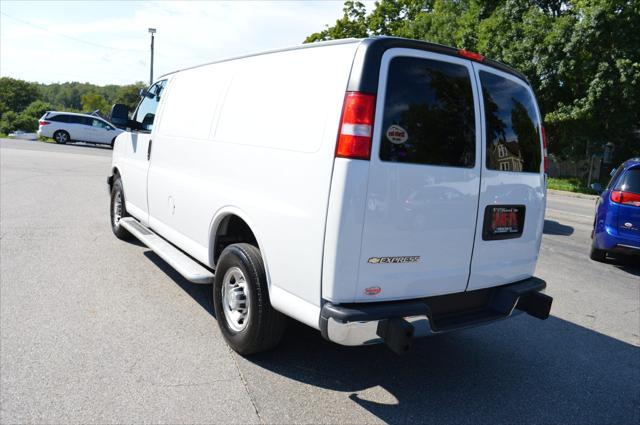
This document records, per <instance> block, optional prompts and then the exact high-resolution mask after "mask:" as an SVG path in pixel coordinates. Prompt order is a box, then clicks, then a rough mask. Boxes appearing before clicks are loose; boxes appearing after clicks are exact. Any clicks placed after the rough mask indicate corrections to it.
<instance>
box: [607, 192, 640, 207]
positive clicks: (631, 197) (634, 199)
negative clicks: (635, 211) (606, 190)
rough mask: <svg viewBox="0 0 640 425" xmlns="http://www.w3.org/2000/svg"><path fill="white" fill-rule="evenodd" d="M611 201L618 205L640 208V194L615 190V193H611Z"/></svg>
mask: <svg viewBox="0 0 640 425" xmlns="http://www.w3.org/2000/svg"><path fill="white" fill-rule="evenodd" d="M611 200H612V201H613V202H615V203H617V204H623V205H633V206H636V207H640V194H638V193H631V192H623V191H621V190H614V191H613V192H611Z"/></svg>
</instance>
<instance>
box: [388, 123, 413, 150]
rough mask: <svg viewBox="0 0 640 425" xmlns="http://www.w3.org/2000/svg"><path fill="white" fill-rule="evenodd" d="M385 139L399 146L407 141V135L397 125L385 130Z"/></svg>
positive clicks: (405, 131)
mask: <svg viewBox="0 0 640 425" xmlns="http://www.w3.org/2000/svg"><path fill="white" fill-rule="evenodd" d="M386 134H387V139H389V141H390V142H391V143H393V144H394V145H401V144H403V143H404V142H406V141H407V140H409V134H408V133H407V130H405V129H404V128H402V127H400V126H399V125H396V124H393V125H391V126H390V127H389V128H388V129H387V133H386Z"/></svg>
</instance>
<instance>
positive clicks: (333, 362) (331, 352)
mask: <svg viewBox="0 0 640 425" xmlns="http://www.w3.org/2000/svg"><path fill="white" fill-rule="evenodd" d="M145 255H146V256H147V258H148V259H149V260H151V261H152V262H153V263H154V264H156V265H157V266H158V267H160V268H161V269H162V270H163V271H164V272H165V273H166V274H167V275H168V276H169V277H170V278H171V279H173V280H174V282H176V284H177V285H178V286H180V287H181V288H182V289H183V290H184V291H185V292H187V293H188V294H189V295H191V297H192V298H193V299H194V300H195V301H196V302H198V303H199V304H200V305H201V306H202V308H204V309H205V310H206V311H208V312H209V313H211V314H212V315H213V303H212V285H195V284H192V283H190V282H188V281H187V280H185V279H184V278H183V277H182V276H180V275H179V274H178V273H177V272H176V271H175V270H173V269H172V268H171V267H170V266H169V265H167V264H166V263H165V262H164V261H163V260H162V259H161V258H160V257H158V256H157V255H156V254H155V253H153V252H152V251H147V252H145ZM247 361H249V362H251V363H253V364H254V365H256V366H258V372H257V373H258V374H271V373H276V374H279V375H281V376H284V377H286V378H288V379H291V380H294V381H297V382H300V383H304V384H307V385H312V386H314V387H318V388H323V389H327V390H331V391H339V392H346V393H349V394H348V397H349V399H350V400H352V401H353V403H355V404H357V405H358V406H360V407H361V408H363V409H366V410H367V411H369V412H370V413H372V414H373V415H375V416H377V417H378V418H380V419H381V420H382V421H385V422H389V423H435V424H440V423H473V424H475V423H544V424H547V423H580V424H587V423H593V424H603V423H615V424H627V423H628V424H637V423H639V422H640V409H638V406H639V405H640V349H639V348H638V347H635V346H633V345H631V344H628V343H625V342H622V341H619V340H617V339H614V338H611V337H608V336H606V335H602V334H600V333H597V332H595V331H591V330H589V329H586V328H583V327H581V326H578V325H575V324H573V323H571V322H568V321H565V320H562V319H559V318H556V317H553V316H552V317H550V318H549V319H548V320H546V321H539V320H537V319H534V318H531V317H529V316H526V315H520V316H517V317H514V318H511V319H509V320H505V321H502V322H499V323H494V324H491V325H487V326H483V327H479V328H475V329H467V330H463V331H458V332H454V333H451V334H444V335H440V336H435V337H431V338H423V339H419V340H417V341H416V342H415V345H414V347H413V350H412V351H411V352H410V353H408V354H407V355H405V356H402V357H399V356H396V355H395V354H393V353H391V352H390V351H389V350H388V349H387V348H386V347H384V346H381V345H376V346H369V347H343V346H340V345H337V344H334V343H330V342H327V341H325V340H324V339H323V338H322V337H321V336H320V333H319V332H318V331H317V330H315V329H311V328H309V327H307V326H305V325H303V324H300V323H298V322H295V321H294V320H289V322H288V325H287V332H286V333H285V337H284V340H283V341H282V343H281V344H280V346H279V347H278V348H276V349H275V350H273V351H270V352H267V353H262V354H258V355H254V356H251V357H248V358H247ZM272 385H273V380H269V379H264V380H261V379H252V381H251V382H250V387H252V389H253V390H254V391H267V392H274V391H275V394H277V389H274V388H271V387H270V386H272ZM371 388H378V393H379V392H380V391H379V389H380V388H381V389H382V390H384V391H386V392H387V393H388V394H390V395H391V396H392V397H391V398H392V399H394V400H393V401H392V402H389V400H386V401H387V403H381V402H378V401H374V400H369V399H368V398H369V396H368V395H367V394H368V391H367V390H369V389H371ZM289 396H290V394H289ZM276 397H277V396H276ZM282 397H287V395H282ZM300 397H304V395H301V396H300ZM386 398H387V399H388V398H389V397H386ZM283 402H284V400H283ZM307 402H308V401H307ZM326 408H327V409H331V406H326ZM301 419H302V418H301Z"/></svg>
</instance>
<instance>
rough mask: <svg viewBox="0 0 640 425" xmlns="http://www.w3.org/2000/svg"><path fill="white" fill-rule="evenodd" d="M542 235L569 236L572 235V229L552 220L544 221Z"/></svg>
mask: <svg viewBox="0 0 640 425" xmlns="http://www.w3.org/2000/svg"><path fill="white" fill-rule="evenodd" d="M543 233H544V234H545V235H559V236H571V235H573V227H571V226H567V225H565V224H560V223H558V222H557V221H554V220H545V221H544V229H543Z"/></svg>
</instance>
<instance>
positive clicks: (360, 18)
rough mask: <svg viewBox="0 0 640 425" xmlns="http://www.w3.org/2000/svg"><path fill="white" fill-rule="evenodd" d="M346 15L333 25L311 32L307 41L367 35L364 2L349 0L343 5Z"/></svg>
mask: <svg viewBox="0 0 640 425" xmlns="http://www.w3.org/2000/svg"><path fill="white" fill-rule="evenodd" d="M342 10H343V12H344V15H343V17H342V18H340V19H338V20H337V21H336V23H335V25H333V26H332V27H327V28H326V29H324V30H322V31H320V32H316V33H313V34H311V35H310V36H309V37H307V38H306V40H305V43H311V42H314V41H323V40H335V39H339V38H350V37H367V36H368V30H367V22H366V15H367V10H366V8H365V6H364V4H363V3H361V2H359V1H354V0H347V1H345V2H344V7H343V9H342Z"/></svg>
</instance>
